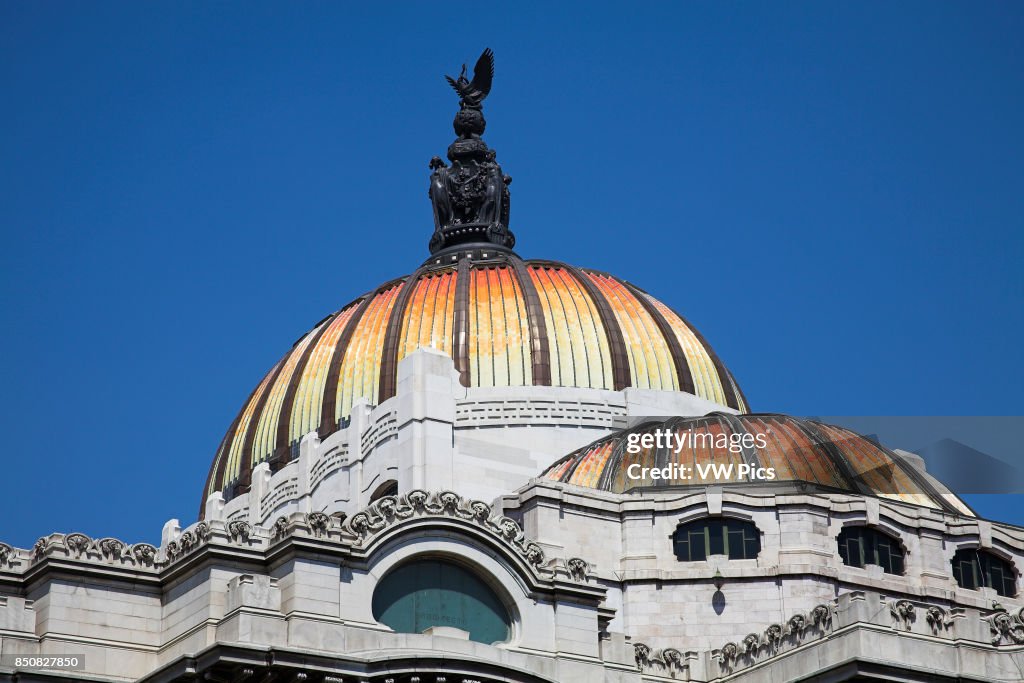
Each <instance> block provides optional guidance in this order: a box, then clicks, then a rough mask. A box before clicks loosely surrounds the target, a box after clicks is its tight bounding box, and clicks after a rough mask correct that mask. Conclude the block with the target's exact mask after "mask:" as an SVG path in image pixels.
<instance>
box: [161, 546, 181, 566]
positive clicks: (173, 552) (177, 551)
mask: <svg viewBox="0 0 1024 683" xmlns="http://www.w3.org/2000/svg"><path fill="white" fill-rule="evenodd" d="M179 555H181V548H179V547H178V542H177V541H171V542H170V543H168V544H167V545H166V546H164V557H165V558H167V563H168V564H170V563H171V562H174V561H175V560H176V559H178V556H179Z"/></svg>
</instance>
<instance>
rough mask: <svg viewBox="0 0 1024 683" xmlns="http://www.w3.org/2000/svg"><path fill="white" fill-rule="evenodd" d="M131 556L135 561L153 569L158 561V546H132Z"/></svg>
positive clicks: (144, 544) (147, 544) (143, 544)
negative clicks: (155, 561) (154, 562)
mask: <svg viewBox="0 0 1024 683" xmlns="http://www.w3.org/2000/svg"><path fill="white" fill-rule="evenodd" d="M131 556H132V557H134V558H135V561H136V562H138V563H139V564H141V565H144V566H146V567H152V566H153V561H154V560H156V546H153V545H150V544H149V543H136V544H135V545H133V546H132V550H131Z"/></svg>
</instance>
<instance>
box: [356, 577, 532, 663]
mask: <svg viewBox="0 0 1024 683" xmlns="http://www.w3.org/2000/svg"><path fill="white" fill-rule="evenodd" d="M373 618H374V619H376V620H377V621H379V622H380V623H382V624H384V625H386V626H389V627H391V628H392V629H393V630H395V631H397V632H398V633H423V631H425V630H427V629H428V628H431V627H434V626H448V627H451V628H457V629H461V630H463V631H467V632H469V639H470V640H473V641H476V642H478V643H487V644H491V643H497V642H502V641H506V640H508V638H509V635H510V633H511V625H512V620H511V618H510V617H509V613H508V610H507V609H506V608H505V605H503V604H502V602H501V600H500V599H499V598H498V596H497V595H495V593H494V591H493V590H491V588H490V587H489V586H488V585H487V584H486V583H484V582H483V581H482V580H481V579H480V577H478V576H477V575H476V574H474V573H472V572H471V571H469V570H467V569H465V568H463V567H461V566H459V565H457V564H452V563H450V562H444V561H441V560H418V561H415V562H410V563H409V564H405V565H402V566H401V567H399V568H398V569H395V570H394V571H392V572H390V573H389V574H387V575H386V576H385V577H384V578H383V579H381V581H380V583H378V584H377V588H376V589H375V590H374V592H373Z"/></svg>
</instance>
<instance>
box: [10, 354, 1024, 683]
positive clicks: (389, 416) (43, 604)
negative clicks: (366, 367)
mask: <svg viewBox="0 0 1024 683" xmlns="http://www.w3.org/2000/svg"><path fill="white" fill-rule="evenodd" d="M712 410H728V409H725V408H723V407H722V406H718V405H716V404H712V403H709V402H707V401H705V400H702V399H699V398H697V397H694V396H691V395H688V394H683V393H678V392H653V391H637V390H633V389H627V390H625V391H623V392H614V391H600V390H582V389H566V388H555V387H519V388H503V389H498V388H470V389H467V388H464V387H462V386H461V385H460V384H459V382H458V379H457V374H456V373H455V371H454V368H453V365H452V361H451V359H450V358H448V357H447V356H445V355H444V354H442V353H440V352H437V351H433V350H429V349H421V350H419V351H417V352H415V353H413V354H411V355H410V356H409V357H407V358H405V359H404V360H403V361H402V362H401V364H400V366H399V382H398V391H397V395H396V396H395V397H394V398H392V399H389V400H387V401H385V402H384V403H382V404H381V405H379V406H376V407H371V406H369V405H366V404H361V405H357V406H356V409H355V410H354V412H353V415H352V419H351V423H350V424H349V426H348V427H347V428H345V429H343V430H341V431H338V432H336V433H334V434H332V435H331V436H330V437H328V438H327V439H325V440H324V441H322V442H321V441H320V440H319V439H317V437H316V435H315V434H310V435H309V436H307V437H306V438H305V439H303V441H302V442H301V444H300V446H299V457H298V458H297V459H295V460H293V461H292V462H290V463H289V464H288V465H286V466H285V467H283V468H282V469H281V470H279V471H277V472H275V473H273V474H271V472H270V470H269V468H267V467H266V466H265V465H264V466H261V467H258V468H257V469H256V470H255V471H254V473H253V478H252V488H251V491H250V492H249V493H247V494H244V495H241V496H239V497H237V498H235V499H232V500H229V501H227V502H225V501H224V500H223V498H222V497H221V496H220V495H219V494H215V495H213V496H211V497H210V499H209V500H208V502H207V506H206V518H205V520H204V521H203V522H200V523H194V524H190V525H188V526H187V527H185V528H182V527H181V525H180V524H179V523H178V522H177V521H176V520H172V521H170V522H168V524H167V525H166V526H165V527H164V530H163V535H162V543H161V547H160V548H155V547H153V546H147V545H145V544H135V545H130V544H127V543H123V542H121V541H119V540H116V539H109V538H108V539H91V538H87V537H85V536H83V535H81V534H73V533H72V534H67V535H65V534H51V535H49V536H46V537H43V538H41V539H40V541H39V542H38V543H37V544H36V546H35V547H34V548H32V549H17V548H11V547H9V546H6V545H0V655H3V656H4V657H3V661H2V668H0V680H11V681H13V680H18V681H36V680H39V681H43V680H50V681H56V680H101V681H153V682H156V681H185V680H190V681H191V680H212V681H218V680H224V681H236V680H237V681H267V682H268V683H269V682H270V681H300V680H307V681H314V682H321V681H352V682H357V681H374V682H377V681H389V680H390V681H393V682H394V683H407V682H412V681H420V682H423V683H435V682H439V681H443V682H444V683H454V682H457V683H463V682H465V681H479V682H481V683H483V682H490V681H524V682H527V681H528V682H534V681H537V682H540V681H547V682H558V683H575V682H577V681H579V682H583V681H586V682H587V683H595V682H596V681H636V682H639V681H641V680H684V681H685V680H692V681H718V680H735V681H745V682H746V681H765V682H767V681H772V682H778V681H789V680H804V679H814V680H846V679H850V678H854V677H857V676H860V677H863V679H866V680H872V679H878V680H906V681H920V680H978V681H1020V680H1022V674H1021V671H1024V611H1022V608H1024V602H1022V601H1021V600H1020V599H1019V598H1016V597H1004V596H999V595H996V594H995V592H994V591H993V590H991V589H982V590H980V591H975V590H966V589H962V588H960V587H959V586H958V585H957V584H956V582H955V581H954V580H953V577H952V573H951V565H950V560H951V558H952V557H953V553H954V552H956V550H957V549H958V548H967V547H981V548H984V549H986V550H988V551H989V552H992V553H994V554H996V555H999V556H1001V557H1002V558H1004V559H1006V560H1008V561H1010V562H1011V563H1012V564H1013V565H1014V566H1015V567H1021V566H1024V529H1020V528H1018V527H1014V526H1010V525H1003V524H999V523H996V522H989V521H984V520H979V519H975V518H973V517H967V516H956V515H952V514H950V513H945V512H941V511H937V510H934V509H930V508H923V507H916V506H913V505H908V504H904V503H899V502H895V501H889V500H882V499H878V498H872V497H864V496H860V495H854V494H849V495H821V494H815V493H807V492H801V491H799V490H798V489H797V488H795V487H794V488H793V489H792V490H779V491H774V492H772V491H763V492H753V491H750V490H749V489H745V490H742V491H741V490H739V489H736V488H734V489H730V488H729V487H728V486H724V487H707V488H689V489H680V490H675V491H660V492H656V491H647V492H644V493H640V494H628V495H617V494H611V493H606V492H602V491H596V490H592V489H584V488H578V487H573V486H568V485H564V484H558V483H553V482H551V481H547V480H540V479H537V478H536V477H537V475H538V474H539V473H540V472H541V471H543V469H544V468H545V467H547V466H548V465H550V464H551V463H553V462H554V461H555V460H556V459H558V458H559V457H561V456H562V455H565V454H566V453H568V452H570V451H572V450H574V449H576V448H578V447H580V446H582V445H585V444H587V443H589V442H591V441H593V440H594V439H596V438H598V437H599V436H603V435H605V434H607V433H609V432H610V431H612V430H615V429H620V428H624V427H627V426H629V425H631V424H633V423H635V422H636V421H638V420H640V419H642V418H644V417H649V416H670V415H701V414H705V413H707V412H709V411H712ZM392 483H393V484H394V485H396V486H397V490H398V495H397V496H390V495H385V496H381V495H380V492H381V491H385V490H387V489H388V487H389V486H391V485H392ZM709 515H710V516H726V517H734V518H739V519H744V520H749V521H751V522H753V523H754V524H755V525H756V527H757V529H758V532H759V534H760V541H761V551H760V553H759V554H758V556H757V558H756V559H751V560H729V559H728V558H726V557H724V556H712V557H710V558H709V559H708V560H707V561H701V562H680V561H679V560H678V559H677V558H676V557H675V555H674V552H673V548H672V542H671V539H670V537H671V535H672V533H673V531H674V530H675V528H676V527H677V526H678V525H679V524H680V523H684V522H688V521H691V520H696V519H700V518H702V517H705V516H709ZM845 525H869V526H873V527H876V528H880V529H883V530H885V531H886V532H887V533H888V534H890V535H892V536H895V537H897V538H899V539H900V542H901V543H902V545H903V547H904V550H905V553H906V566H905V571H904V574H903V575H899V576H898V575H892V574H885V573H883V572H882V571H881V568H880V567H876V566H872V565H868V566H867V567H866V568H864V569H858V568H853V567H848V566H846V565H844V564H843V562H842V561H841V559H840V557H839V553H838V547H837V544H836V536H837V535H838V533H839V531H840V530H841V529H842V528H843V527H844V526H845ZM418 557H430V558H440V559H450V560H451V561H454V562H457V563H458V564H461V565H463V566H465V567H467V568H470V569H471V570H472V571H473V572H475V573H476V574H477V575H478V576H480V577H481V578H483V579H484V580H485V581H486V583H487V584H488V585H489V586H490V587H491V588H492V589H493V590H494V592H495V593H496V594H497V595H498V596H499V597H500V599H501V601H502V602H503V603H504V605H505V607H506V609H507V610H508V612H509V614H510V616H511V620H512V628H511V634H510V637H509V639H508V640H507V641H506V642H503V643H500V644H495V645H487V644H482V643H477V642H471V641H469V640H467V639H466V637H465V634H464V633H462V632H460V631H458V630H455V629H446V628H436V629H433V630H431V631H430V632H427V633H415V634H404V633H395V632H393V631H391V629H389V628H388V627H387V626H384V625H383V624H380V623H377V622H376V621H375V620H374V617H373V614H372V611H371V600H372V596H373V593H374V590H375V587H376V586H377V583H378V582H379V581H380V580H381V578H382V577H384V576H385V575H386V574H387V573H388V572H389V571H390V570H392V569H394V568H396V567H399V566H401V565H402V564H403V563H405V562H407V561H409V560H411V559H414V558H418ZM72 653H73V654H81V655H84V656H85V657H84V662H85V667H84V669H82V670H79V671H76V672H73V673H67V672H65V673H55V672H50V673H47V672H43V671H39V670H33V669H31V668H25V667H22V668H20V669H15V668H14V666H13V665H12V664H11V663H10V660H11V658H12V657H13V656H14V655H26V656H31V655H40V654H50V655H53V654H72ZM815 677H818V678H815Z"/></svg>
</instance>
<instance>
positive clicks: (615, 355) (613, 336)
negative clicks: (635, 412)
mask: <svg viewBox="0 0 1024 683" xmlns="http://www.w3.org/2000/svg"><path fill="white" fill-rule="evenodd" d="M535 263H544V264H545V265H552V266H558V267H561V268H564V269H565V270H566V272H568V273H569V274H570V275H572V277H573V278H574V279H575V280H576V282H578V283H579V285H580V286H581V287H582V288H583V290H584V291H585V292H586V293H587V296H589V297H590V300H591V301H593V302H594V305H595V306H596V307H597V314H598V316H599V317H600V319H601V327H602V328H603V329H604V333H605V336H606V338H607V339H608V349H609V352H610V355H611V361H612V386H613V388H614V389H615V391H622V390H623V389H625V388H626V387H628V386H630V384H631V382H632V378H631V377H630V372H629V352H628V351H627V350H626V342H625V340H624V339H623V337H622V330H621V329H620V328H619V322H618V320H616V319H615V313H614V312H613V311H612V309H611V306H609V305H608V299H607V298H605V296H604V294H603V293H602V292H601V290H600V289H598V288H597V287H596V286H595V285H594V283H593V282H591V281H590V278H588V277H587V276H586V275H584V274H583V273H582V272H581V271H580V270H579V269H578V268H576V267H574V266H570V265H569V264H567V263H553V262H550V261H548V262H537V261H535Z"/></svg>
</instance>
